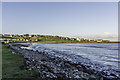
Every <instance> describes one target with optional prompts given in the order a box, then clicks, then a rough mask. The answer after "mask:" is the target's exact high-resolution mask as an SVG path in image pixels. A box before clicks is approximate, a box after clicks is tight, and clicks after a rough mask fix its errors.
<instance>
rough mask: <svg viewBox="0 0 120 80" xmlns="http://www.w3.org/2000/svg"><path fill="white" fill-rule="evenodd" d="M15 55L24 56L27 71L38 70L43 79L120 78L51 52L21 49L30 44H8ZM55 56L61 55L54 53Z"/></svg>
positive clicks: (111, 79)
mask: <svg viewBox="0 0 120 80" xmlns="http://www.w3.org/2000/svg"><path fill="white" fill-rule="evenodd" d="M7 45H9V46H10V49H11V50H12V51H13V52H14V53H15V54H22V55H24V60H25V65H24V66H25V68H26V69H27V70H34V69H37V70H39V71H40V74H41V76H37V77H41V78H46V77H48V78H62V77H65V78H78V79H85V80H87V79H109V80H113V79H115V80H118V79H120V77H119V76H117V75H116V74H114V73H112V74H110V73H108V72H107V71H95V70H94V69H91V68H90V66H89V65H84V64H83V63H80V62H79V63H76V62H74V61H73V62H71V61H69V60H65V59H63V58H62V57H58V56H55V55H51V54H50V52H49V51H48V52H46V51H47V50H46V51H34V50H27V49H21V47H28V46H30V44H24V45H23V44H22V45H21V44H16V43H13V44H12V43H10V44H7ZM53 54H59V53H58V52H53Z"/></svg>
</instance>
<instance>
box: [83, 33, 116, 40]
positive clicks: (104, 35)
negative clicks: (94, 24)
mask: <svg viewBox="0 0 120 80" xmlns="http://www.w3.org/2000/svg"><path fill="white" fill-rule="evenodd" d="M84 37H85V38H88V39H105V40H111V41H118V34H115V33H110V32H104V33H102V34H91V35H87V36H84Z"/></svg>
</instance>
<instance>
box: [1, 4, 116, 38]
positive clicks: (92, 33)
mask: <svg viewBox="0 0 120 80" xmlns="http://www.w3.org/2000/svg"><path fill="white" fill-rule="evenodd" d="M2 22H3V27H2V28H3V29H2V33H10V34H14V33H15V34H24V33H29V34H42V35H58V36H68V37H85V38H91V39H93V38H102V39H110V40H117V35H118V3H117V2H18V3H15V2H6V3H5V2H4V3H3V4H2Z"/></svg>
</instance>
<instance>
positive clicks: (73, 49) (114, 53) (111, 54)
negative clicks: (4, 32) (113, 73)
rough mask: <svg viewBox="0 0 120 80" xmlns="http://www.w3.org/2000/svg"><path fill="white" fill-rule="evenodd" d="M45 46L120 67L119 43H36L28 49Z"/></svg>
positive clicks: (105, 64) (37, 48)
mask: <svg viewBox="0 0 120 80" xmlns="http://www.w3.org/2000/svg"><path fill="white" fill-rule="evenodd" d="M40 47H44V48H46V49H49V50H55V51H59V52H62V53H65V54H70V55H71V54H74V55H78V56H81V57H83V58H86V59H89V60H90V61H91V62H95V63H98V64H101V65H103V66H112V67H115V68H118V62H120V61H119V60H118V44H117V43H61V44H35V45H33V46H30V47H29V48H28V49H31V48H32V49H36V50H39V48H40Z"/></svg>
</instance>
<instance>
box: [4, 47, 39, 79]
mask: <svg viewBox="0 0 120 80" xmlns="http://www.w3.org/2000/svg"><path fill="white" fill-rule="evenodd" d="M23 65H24V62H23V56H22V55H19V54H12V52H11V51H10V50H9V49H8V48H7V46H6V45H3V46H2V77H3V78H33V77H34V76H36V75H38V74H39V72H38V71H37V70H31V71H28V70H25V69H21V68H20V67H22V66H23Z"/></svg>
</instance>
